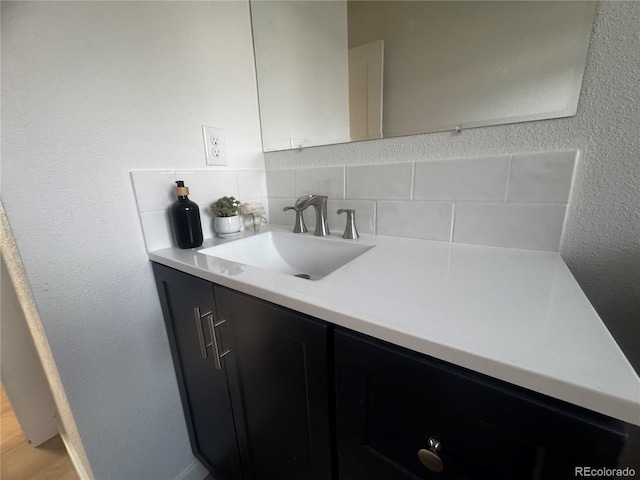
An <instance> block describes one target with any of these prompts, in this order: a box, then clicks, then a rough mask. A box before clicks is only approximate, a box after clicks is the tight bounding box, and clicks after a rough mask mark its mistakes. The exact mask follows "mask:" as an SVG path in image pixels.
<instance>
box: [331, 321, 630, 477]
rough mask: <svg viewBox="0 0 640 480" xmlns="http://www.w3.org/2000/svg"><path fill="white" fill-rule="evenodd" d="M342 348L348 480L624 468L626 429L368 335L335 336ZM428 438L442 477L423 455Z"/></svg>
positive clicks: (341, 439)
mask: <svg viewBox="0 0 640 480" xmlns="http://www.w3.org/2000/svg"><path fill="white" fill-rule="evenodd" d="M335 350H336V394H337V438H338V459H339V460H338V463H339V471H340V480H369V479H373V478H375V479H376V480H400V479H407V480H408V479H428V478H443V479H485V478H486V479H489V478H490V479H493V480H498V479H504V480H517V479H532V480H533V479H561V478H573V477H574V476H575V475H574V467H576V466H585V465H586V466H592V465H599V466H609V467H612V466H616V463H617V458H618V455H619V453H620V451H621V449H622V445H623V443H624V437H625V433H624V430H623V428H622V423H621V422H617V421H615V420H613V419H608V418H606V417H602V416H601V415H597V414H593V415H590V414H591V413H593V412H586V411H585V410H583V409H579V408H577V407H572V406H567V404H564V402H558V401H555V400H553V399H549V398H547V397H542V396H541V395H538V394H534V393H533V392H528V391H526V390H524V389H519V388H518V387H515V386H513V385H507V384H505V383H504V382H499V381H497V380H495V379H490V378H489V377H486V376H484V375H480V374H477V373H475V372H471V371H468V370H465V369H462V368H459V367H455V366H453V365H450V364H447V363H445V362H441V361H438V360H436V359H433V358H430V357H427V356H425V355H419V354H416V353H415V352H410V351H407V350H405V349H401V348H399V347H395V346H390V345H389V344H385V343H384V342H380V341H376V340H373V339H370V338H368V337H364V336H362V335H358V334H353V333H348V332H342V331H336V340H335ZM569 407H572V408H569ZM430 438H432V439H434V440H436V441H438V442H439V445H440V450H439V451H438V452H437V455H438V457H439V459H440V461H441V462H442V467H443V469H442V471H441V472H436V471H434V470H435V469H434V468H433V467H435V466H436V462H434V461H433V455H431V454H430V453H428V454H427V456H428V457H430V458H431V460H432V461H431V462H430V463H429V465H430V466H431V467H432V469H430V468H427V467H425V466H424V465H423V464H422V463H421V462H420V459H419V456H418V451H419V450H424V451H426V452H429V451H430V450H431V449H430V445H429V439H430Z"/></svg>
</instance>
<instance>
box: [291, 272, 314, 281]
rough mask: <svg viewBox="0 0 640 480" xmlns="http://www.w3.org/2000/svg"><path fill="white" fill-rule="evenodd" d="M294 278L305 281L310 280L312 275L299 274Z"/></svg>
mask: <svg viewBox="0 0 640 480" xmlns="http://www.w3.org/2000/svg"><path fill="white" fill-rule="evenodd" d="M294 277H298V278H304V279H305V280H309V279H310V278H311V275H307V274H306V273H298V274H296V275H294Z"/></svg>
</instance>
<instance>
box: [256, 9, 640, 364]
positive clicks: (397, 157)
mask: <svg viewBox="0 0 640 480" xmlns="http://www.w3.org/2000/svg"><path fill="white" fill-rule="evenodd" d="M638 24H640V3H639V2H601V3H600V4H599V7H598V14H597V18H596V22H595V28H594V33H593V36H592V39H591V45H590V49H589V55H588V58H587V66H586V71H585V77H584V83H583V87H582V93H581V97H580V103H579V106H578V113H577V115H576V116H575V117H571V118H566V119H558V120H547V121H539V122H531V123H520V124H514V125H505V126H497V127H487V128H478V129H473V130H466V131H463V132H462V134H461V135H459V136H456V135H454V134H453V133H451V132H445V133H437V134H430V135H417V136H413V137H403V138H395V139H387V140H379V141H368V142H360V143H353V144H345V145H333V146H327V147H317V148H309V149H306V150H303V151H302V152H297V151H290V152H274V153H270V154H267V155H266V156H265V157H266V162H267V169H286V168H293V167H300V166H335V165H357V164H372V163H387V162H390V161H395V162H413V161H420V160H430V159H447V158H460V157H478V156H482V155H496V154H509V153H512V152H527V151H530V152H536V151H548V150H554V149H558V150H562V149H579V150H582V153H583V156H582V160H581V162H580V163H579V164H578V166H577V174H576V178H575V180H574V183H573V191H572V197H571V203H570V208H569V214H568V218H567V223H566V227H565V233H564V239H563V244H562V248H561V253H562V255H563V257H564V258H565V260H566V261H567V263H568V264H569V267H570V268H571V270H572V272H573V273H574V275H575V276H576V278H577V280H578V282H579V283H580V284H581V286H582V287H583V289H584V290H585V293H586V294H587V296H588V297H589V299H590V300H591V302H592V303H593V304H594V306H595V307H596V309H597V310H598V312H599V314H600V315H601V317H602V318H603V320H604V322H605V323H606V325H607V327H608V328H609V329H610V331H611V332H612V334H613V335H614V336H615V338H616V340H617V341H618V342H619V344H620V346H621V347H622V349H623V350H624V351H625V353H626V355H627V356H628V358H629V360H630V361H631V363H632V364H633V365H634V366H635V368H636V369H637V370H640V281H639V279H640V271H639V267H638V266H639V265H640V242H638V239H639V238H640V216H639V213H638V212H639V209H638V205H640V188H639V187H638V185H640V161H639V156H640V153H639V152H640V119H639V118H638V111H640V80H639V79H640V37H639V36H638ZM594 354H597V352H594Z"/></svg>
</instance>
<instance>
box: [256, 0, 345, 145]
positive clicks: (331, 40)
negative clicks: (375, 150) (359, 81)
mask: <svg viewBox="0 0 640 480" xmlns="http://www.w3.org/2000/svg"><path fill="white" fill-rule="evenodd" d="M251 10H252V16H253V18H252V21H253V25H254V35H255V37H256V42H255V44H256V68H257V69H258V73H259V76H260V107H261V108H260V114H261V115H262V119H263V125H265V126H266V128H264V127H263V131H262V136H263V138H264V150H265V151H272V150H278V149H289V148H291V147H292V144H291V139H292V138H294V139H299V140H300V141H299V142H297V143H294V145H295V146H297V145H299V144H302V145H305V146H306V145H323V144H327V143H336V142H345V141H349V139H350V136H349V62H348V58H347V5H346V2H332V1H329V2H327V1H319V2H318V1H304V2H297V1H294V2H292V1H288V0H287V1H274V2H272V1H266V2H254V3H253V5H252V6H251ZM301 85H304V88H300V86H301ZM283 112H286V115H284V116H283V115H282V113H283Z"/></svg>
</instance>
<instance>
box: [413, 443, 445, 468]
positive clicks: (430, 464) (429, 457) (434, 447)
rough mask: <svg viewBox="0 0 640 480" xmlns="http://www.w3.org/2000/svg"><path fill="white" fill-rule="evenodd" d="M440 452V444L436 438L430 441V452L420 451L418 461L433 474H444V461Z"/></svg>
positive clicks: (422, 449)
mask: <svg viewBox="0 0 640 480" xmlns="http://www.w3.org/2000/svg"><path fill="white" fill-rule="evenodd" d="M439 450H440V442H439V441H438V440H436V439H434V438H430V439H429V450H426V449H424V448H421V449H420V450H418V460H420V463H422V465H424V466H425V468H426V469H427V470H430V471H432V472H442V471H443V470H444V465H442V459H441V458H440V456H439V455H438V453H437V452H438V451H439Z"/></svg>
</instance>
